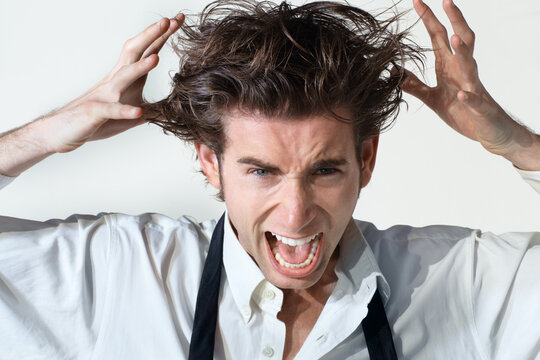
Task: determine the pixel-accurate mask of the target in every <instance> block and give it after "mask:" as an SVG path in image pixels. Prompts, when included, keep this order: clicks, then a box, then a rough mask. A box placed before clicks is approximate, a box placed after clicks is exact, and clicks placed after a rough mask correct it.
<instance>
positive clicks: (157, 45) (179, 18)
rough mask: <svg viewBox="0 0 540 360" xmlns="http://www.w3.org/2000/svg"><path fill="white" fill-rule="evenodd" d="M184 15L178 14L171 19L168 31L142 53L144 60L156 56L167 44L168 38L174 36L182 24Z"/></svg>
mask: <svg viewBox="0 0 540 360" xmlns="http://www.w3.org/2000/svg"><path fill="white" fill-rule="evenodd" d="M184 19H185V17H184V14H178V15H176V17H175V18H173V19H171V21H170V25H169V29H168V30H167V32H166V33H165V34H163V35H161V36H160V37H159V38H158V39H157V40H155V41H154V42H153V43H152V45H150V46H149V47H148V48H147V49H146V50H145V51H144V53H143V55H142V57H143V58H145V57H147V56H148V55H151V54H157V53H159V51H160V50H161V48H163V45H165V43H166V42H167V40H168V39H169V37H170V36H171V35H172V34H174V33H175V32H176V31H177V30H178V29H179V28H180V26H182V24H183V23H184Z"/></svg>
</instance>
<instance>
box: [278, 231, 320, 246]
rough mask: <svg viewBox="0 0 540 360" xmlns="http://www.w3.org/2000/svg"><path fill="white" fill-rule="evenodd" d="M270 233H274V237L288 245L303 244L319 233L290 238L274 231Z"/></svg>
mask: <svg viewBox="0 0 540 360" xmlns="http://www.w3.org/2000/svg"><path fill="white" fill-rule="evenodd" d="M272 235H274V236H275V237H276V239H278V240H279V241H281V242H282V243H284V244H287V245H289V246H300V245H304V244H306V243H308V242H310V241H311V240H313V239H315V238H316V237H317V235H319V234H315V235H311V236H308V237H305V238H303V239H291V238H288V237H285V236H281V235H278V234H274V233H272Z"/></svg>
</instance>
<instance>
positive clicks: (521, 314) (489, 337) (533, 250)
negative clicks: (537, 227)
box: [472, 232, 540, 360]
mask: <svg viewBox="0 0 540 360" xmlns="http://www.w3.org/2000/svg"><path fill="white" fill-rule="evenodd" d="M475 258H476V259H475V269H474V272H473V273H474V286H473V291H472V303H473V308H474V322H475V325H476V327H477V330H478V333H479V337H480V339H482V340H481V341H482V342H483V345H484V346H483V347H484V349H485V350H486V351H487V352H488V357H489V359H494V360H496V359H535V358H537V356H538V349H540V327H539V326H538V321H539V319H540V306H539V304H540V283H539V282H538V275H539V274H540V233H534V232H533V233H507V234H502V235H495V234H492V233H483V234H481V235H480V234H479V235H478V236H477V238H476V242H475Z"/></svg>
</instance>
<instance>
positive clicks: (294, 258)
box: [278, 241, 311, 264]
mask: <svg viewBox="0 0 540 360" xmlns="http://www.w3.org/2000/svg"><path fill="white" fill-rule="evenodd" d="M278 249H279V254H280V255H281V257H282V258H283V260H285V261H286V262H288V263H291V264H300V263H302V262H304V260H306V259H307V258H308V256H309V252H310V250H311V241H310V242H308V243H306V244H304V245H300V246H290V245H287V244H284V243H282V242H281V241H278Z"/></svg>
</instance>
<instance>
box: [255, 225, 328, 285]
mask: <svg viewBox="0 0 540 360" xmlns="http://www.w3.org/2000/svg"><path fill="white" fill-rule="evenodd" d="M265 237H266V240H267V241H266V243H267V250H268V256H269V258H270V262H271V263H272V265H273V267H274V268H275V269H276V270H277V271H278V272H280V273H282V274H283V275H287V276H292V277H302V276H305V275H308V274H309V273H311V272H312V271H313V269H314V268H315V266H316V264H317V260H318V259H319V253H320V248H321V246H320V244H321V241H322V238H323V233H317V234H313V235H310V236H307V237H304V238H299V239H293V238H288V237H285V236H282V235H279V234H275V233H273V232H270V231H267V232H265Z"/></svg>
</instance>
